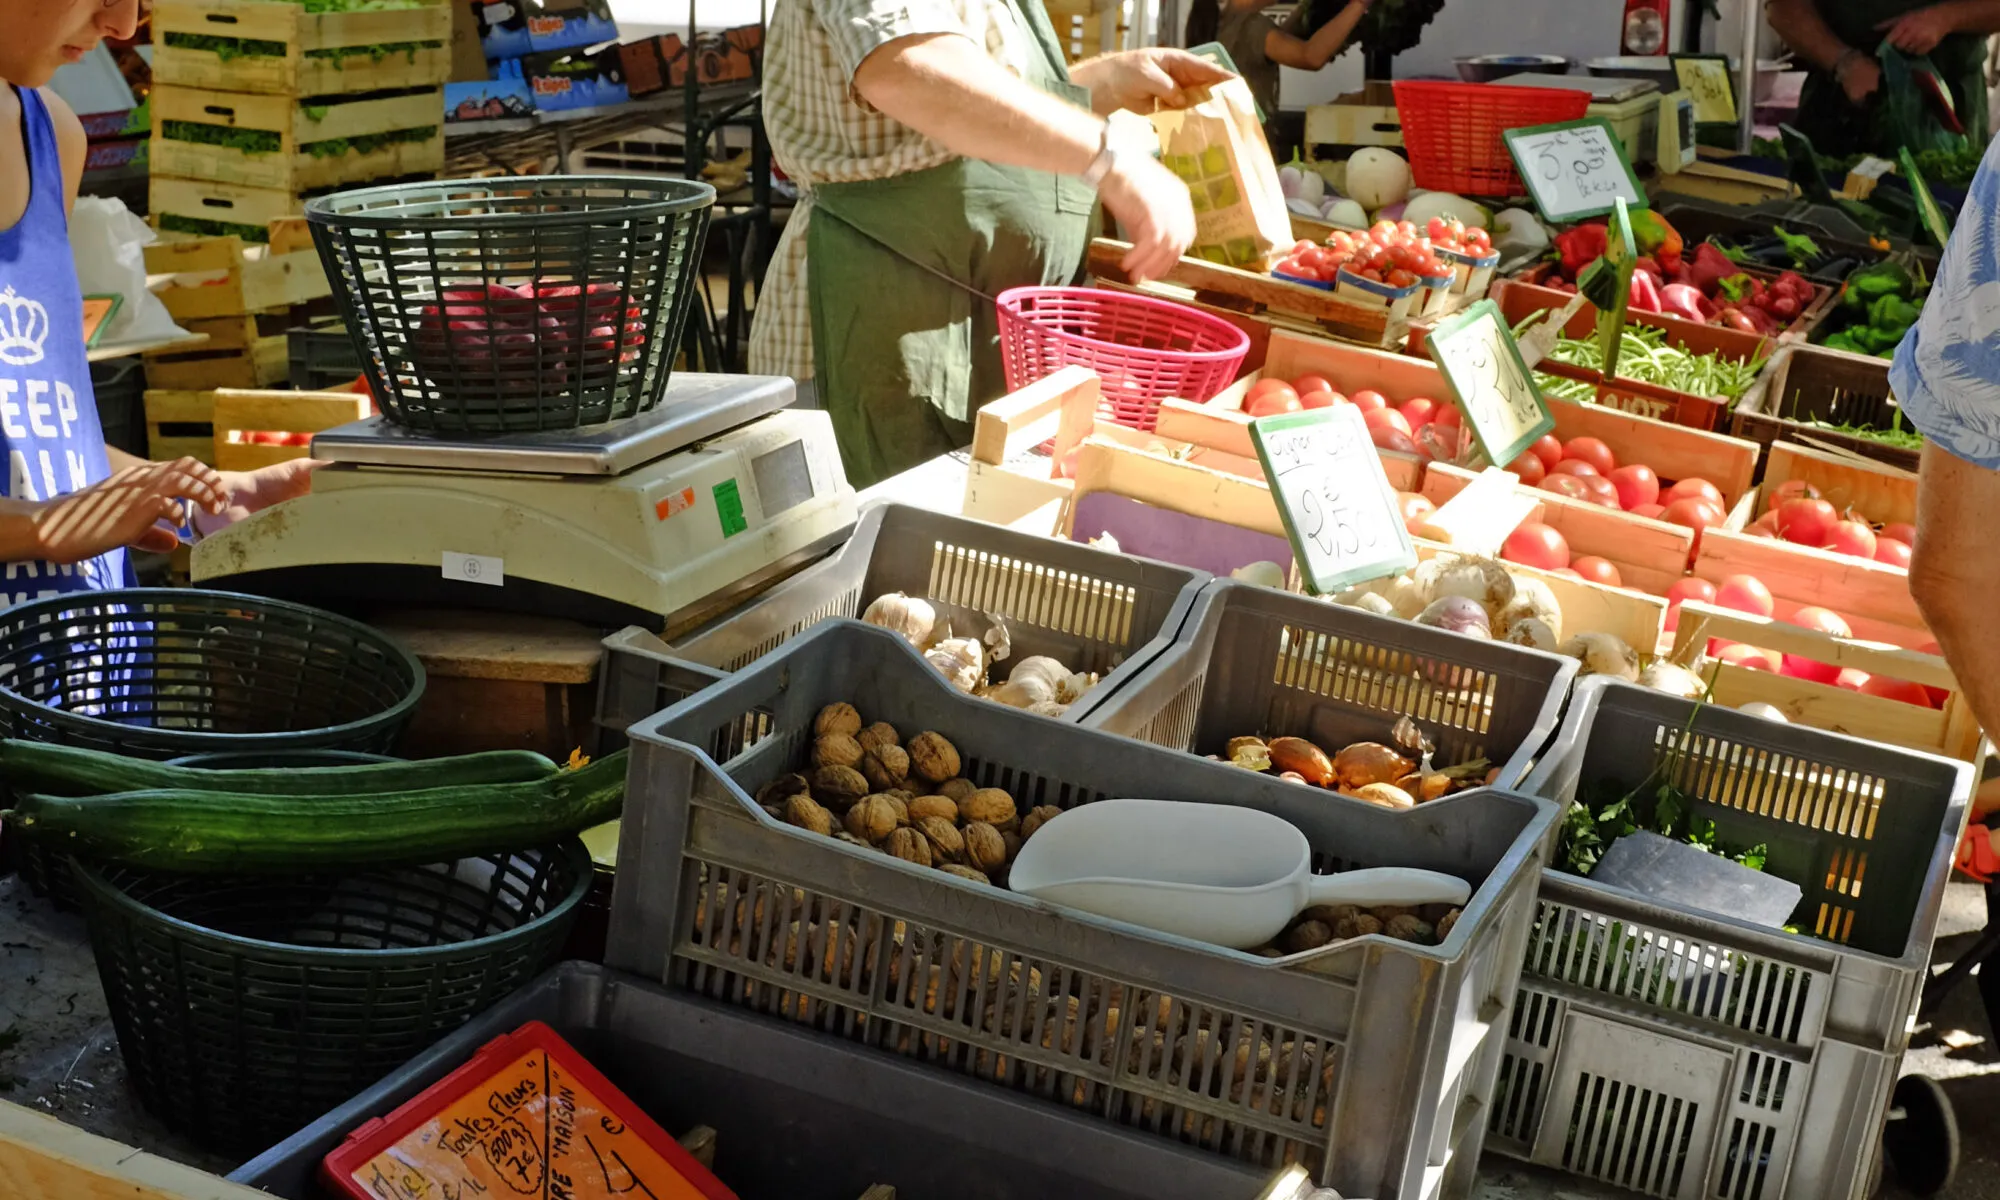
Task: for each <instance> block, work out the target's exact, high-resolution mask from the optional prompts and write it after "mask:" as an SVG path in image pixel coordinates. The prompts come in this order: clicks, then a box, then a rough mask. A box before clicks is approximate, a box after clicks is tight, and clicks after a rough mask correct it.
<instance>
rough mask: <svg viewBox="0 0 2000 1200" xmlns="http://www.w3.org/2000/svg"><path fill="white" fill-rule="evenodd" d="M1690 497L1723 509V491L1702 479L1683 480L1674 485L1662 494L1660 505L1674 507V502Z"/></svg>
mask: <svg viewBox="0 0 2000 1200" xmlns="http://www.w3.org/2000/svg"><path fill="white" fill-rule="evenodd" d="M1690 496H1692V497H1695V498H1696V499H1699V500H1706V501H1708V502H1709V503H1710V504H1713V505H1715V506H1716V507H1717V508H1721V507H1722V489H1720V488H1718V487H1716V486H1715V485H1714V484H1712V483H1710V482H1709V481H1708V480H1706V479H1700V478H1693V479H1683V480H1681V481H1680V482H1679V483H1676V484H1674V486H1672V487H1670V488H1668V489H1667V490H1666V491H1664V492H1662V493H1660V503H1662V504H1666V505H1672V504H1673V502H1674V501H1676V500H1685V499H1687V498H1688V497H1690Z"/></svg>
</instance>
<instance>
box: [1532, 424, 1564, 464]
mask: <svg viewBox="0 0 2000 1200" xmlns="http://www.w3.org/2000/svg"><path fill="white" fill-rule="evenodd" d="M1528 449H1529V450H1531V451H1533V452H1534V455H1535V457H1536V458H1539V459H1541V460H1542V466H1544V467H1546V468H1548V469H1549V470H1551V471H1553V470H1554V469H1555V465H1556V464H1557V463H1559V462H1561V461H1562V460H1563V444H1562V443H1561V442H1559V441H1557V440H1556V435H1555V434H1553V433H1549V434H1543V435H1542V437H1541V439H1540V440H1538V441H1537V442H1536V443H1535V444H1534V445H1532V446H1530V447H1528Z"/></svg>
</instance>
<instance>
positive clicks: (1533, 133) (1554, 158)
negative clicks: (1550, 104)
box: [1500, 117, 1646, 222]
mask: <svg viewBox="0 0 2000 1200" xmlns="http://www.w3.org/2000/svg"><path fill="white" fill-rule="evenodd" d="M1500 136H1501V137H1502V138H1503V139H1504V140H1505V141H1506V143H1507V152H1508V153H1509V154H1511V155H1513V156H1514V165H1515V166H1517V167H1519V168H1520V170H1521V178H1522V179H1523V180H1525V181H1526V182H1527V185H1528V194H1529V195H1530V196H1532V197H1534V201H1535V207H1536V208H1539V209H1541V211H1542V216H1543V217H1545V218H1547V219H1548V220H1550V221H1558V222H1560V221H1574V220H1578V219H1580V218H1583V217H1599V216H1603V215H1604V214H1605V213H1608V212H1610V211H1611V206H1612V205H1613V204H1614V203H1615V202H1617V201H1618V200H1621V199H1622V200H1624V201H1625V203H1627V204H1629V205H1631V206H1632V207H1633V208H1644V207H1646V193H1645V191H1644V190H1643V189H1641V188H1640V187H1639V180H1638V178H1637V177H1636V176H1634V175H1633V174H1632V164H1631V163H1630V162H1628V161H1626V158H1625V146H1624V144H1623V143H1622V142H1620V141H1619V140H1618V135H1617V134H1616V133H1614V132H1612V129H1611V123H1610V122H1608V121H1606V120H1605V119H1604V118H1602V117H1587V118H1585V119H1584V120H1581V121H1564V122H1562V123H1560V124H1556V125H1534V126H1530V127H1527V128H1524V129H1509V130H1507V131H1506V132H1505V133H1503V134H1501V135H1500Z"/></svg>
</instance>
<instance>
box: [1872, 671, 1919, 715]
mask: <svg viewBox="0 0 2000 1200" xmlns="http://www.w3.org/2000/svg"><path fill="white" fill-rule="evenodd" d="M1861 694H1862V695H1864V696H1880V697H1881V698H1882V699H1884V700H1901V701H1902V702H1903V703H1905V704H1914V705H1917V706H1918V707H1919V708H1930V707H1933V706H1932V704H1931V691H1930V689H1929V688H1927V687H1925V686H1924V685H1923V684H1921V683H1911V682H1910V681H1908V680H1906V679H1891V678H1889V677H1888V676H1887V675H1871V676H1869V677H1868V682H1866V683H1864V684H1862V685H1861Z"/></svg>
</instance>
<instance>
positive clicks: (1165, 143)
mask: <svg viewBox="0 0 2000 1200" xmlns="http://www.w3.org/2000/svg"><path fill="white" fill-rule="evenodd" d="M1194 96H1195V97H1196V99H1195V102H1194V103H1192V104H1190V105H1189V106H1188V107H1186V108H1179V109H1163V110H1161V111H1159V112H1156V113H1154V114H1152V121H1153V129H1154V131H1155V132H1156V133H1158V134H1159V138H1160V159H1161V161H1162V162H1164V163H1165V164H1166V165H1167V168H1168V169H1169V170H1171V171H1172V172H1173V173H1174V174H1176V175H1178V176H1180V177H1181V178H1182V179H1183V180H1185V181H1186V182H1187V185H1188V193H1189V195H1190V196H1191V197H1192V198H1193V200H1194V214H1195V241H1194V245H1192V246H1190V247H1189V248H1188V254H1189V255H1190V256H1191V257H1194V258H1204V259H1207V260H1209V261H1210V262H1218V263H1223V264H1225V265H1227V266H1232V267H1241V268H1243V269H1244V270H1246V271H1255V272H1258V273H1260V274H1261V273H1263V272H1264V271H1265V270H1266V269H1267V268H1268V264H1269V262H1270V260H1271V258H1272V256H1273V255H1275V254H1276V253H1278V252H1281V251H1283V250H1288V249H1290V248H1291V245H1292V242H1293V238H1292V220H1291V214H1290V210H1288V209H1287V208H1286V207H1285V194H1284V191H1283V190H1282V189H1281V188H1280V187H1279V186H1278V165H1277V163H1276V162H1274V161H1272V158H1271V146H1270V143H1268V142H1266V141H1265V140H1264V128H1263V126H1262V125H1260V124H1258V122H1257V102H1256V101H1255V100H1254V99H1253V98H1252V97H1251V95H1250V85H1249V84H1248V83H1246V82H1244V81H1243V80H1242V79H1230V80H1226V81H1224V82H1222V83H1218V84H1216V85H1214V86H1213V87H1210V88H1207V89H1204V90H1202V91H1197V92H1195V93H1194Z"/></svg>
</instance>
